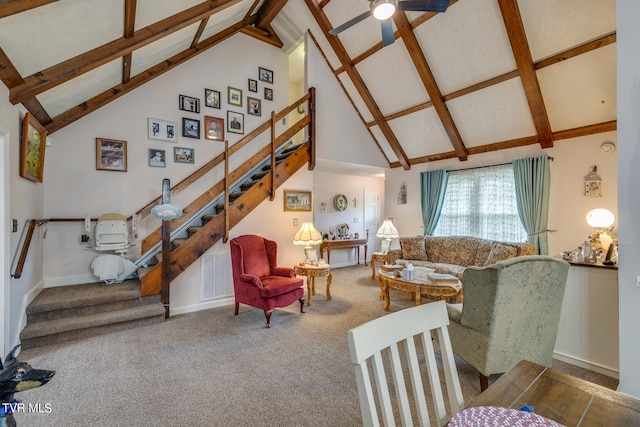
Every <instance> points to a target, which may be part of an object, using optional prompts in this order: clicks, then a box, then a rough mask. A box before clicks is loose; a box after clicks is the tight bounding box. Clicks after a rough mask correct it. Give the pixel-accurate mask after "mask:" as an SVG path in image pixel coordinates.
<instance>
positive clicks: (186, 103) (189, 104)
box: [178, 95, 200, 113]
mask: <svg viewBox="0 0 640 427" xmlns="http://www.w3.org/2000/svg"><path fill="white" fill-rule="evenodd" d="M178 101H179V102H178V107H179V108H180V109H181V110H183V111H189V112H191V113H199V112H200V100H199V99H198V98H194V97H192V96H186V95H180V97H179V99H178Z"/></svg>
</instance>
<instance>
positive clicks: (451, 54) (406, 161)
mask: <svg viewBox="0 0 640 427" xmlns="http://www.w3.org/2000/svg"><path fill="white" fill-rule="evenodd" d="M400 1H402V0H400ZM368 10H369V1H368V0H320V1H318V0H211V1H204V2H203V1H201V0H181V1H174V0H122V1H114V0H4V1H3V2H1V3H0V79H1V80H2V81H3V83H4V84H5V85H6V86H7V88H8V89H9V100H10V102H11V103H13V104H17V103H22V104H23V105H24V107H25V108H26V109H27V110H28V111H29V112H30V113H32V114H33V115H34V116H35V117H36V118H37V119H38V121H39V122H40V123H41V124H42V125H43V126H44V127H45V128H46V129H47V130H48V131H49V132H50V133H53V132H55V131H57V130H59V129H61V128H63V127H65V126H67V125H69V124H71V123H73V122H74V121H76V120H78V119H79V118H81V117H83V116H85V115H86V114H89V113H90V112H92V111H95V110H97V109H99V108H100V107H102V106H104V105H106V104H108V103H109V102H111V101H113V100H114V99H116V98H118V97H120V96H122V95H123V94H125V93H128V92H130V91H132V90H134V89H136V88H137V87H139V86H141V85H143V84H145V83H147V82H149V81H151V80H152V79H154V78H155V77H157V76H159V75H161V74H162V73H164V72H165V71H167V70H170V69H172V68H173V67H175V66H177V65H180V64H182V63H184V62H185V61H188V60H189V59H191V58H193V57H194V56H195V55H197V54H199V53H201V52H203V51H205V50H207V49H209V48H211V47H213V46H215V45H216V44H218V43H220V42H221V41H223V40H226V39H227V38H229V37H231V36H233V35H234V34H236V33H244V34H246V35H248V36H251V37H255V38H257V39H259V40H261V41H263V42H265V43H269V44H271V45H274V46H277V47H280V48H282V49H283V50H284V51H285V52H289V51H291V50H292V48H293V47H294V46H295V45H296V43H298V41H299V40H300V38H301V37H302V36H303V35H304V33H306V32H308V33H309V35H310V39H311V40H312V41H313V43H315V45H316V46H317V47H318V49H319V50H320V51H321V52H322V54H323V55H324V57H325V58H326V61H327V63H328V65H329V66H330V67H331V69H332V70H333V72H334V74H335V76H336V78H337V79H338V80H339V81H340V83H341V85H342V86H343V88H344V90H345V93H346V94H347V95H348V96H349V98H350V100H351V102H352V103H353V105H354V107H355V108H356V110H357V111H358V113H359V115H360V117H361V119H362V121H363V123H364V124H365V126H366V127H367V129H368V130H369V132H370V133H371V136H372V138H373V140H374V141H375V143H376V145H377V148H378V149H379V150H380V151H381V152H382V153H383V154H384V156H385V157H386V159H387V160H388V162H389V164H390V166H392V167H403V168H405V169H408V168H410V167H411V165H415V164H419V163H424V162H429V161H434V160H440V159H447V158H458V159H460V160H461V161H464V160H466V159H467V158H468V157H469V156H471V155H474V154H477V153H483V152H487V151H494V150H501V149H509V148H512V147H518V146H523V145H530V144H539V145H540V146H541V147H543V148H548V147H552V146H553V145H554V144H555V143H556V141H559V140H562V139H566V138H572V137H576V136H581V135H588V134H593V133H598V132H606V131H611V130H615V129H616V44H615V43H616V22H615V0H451V1H450V4H449V7H448V9H447V10H446V12H444V13H422V12H402V11H399V10H396V12H395V13H394V15H393V16H392V18H391V19H392V21H393V30H394V39H395V42H394V43H392V44H390V45H388V46H386V47H383V46H382V42H381V29H380V22H379V21H377V20H376V19H375V18H373V17H369V18H366V19H364V20H363V21H361V22H359V23H358V24H356V25H354V26H352V27H351V28H349V29H347V30H345V31H343V32H341V33H340V34H339V35H338V36H332V35H330V34H329V31H330V30H331V29H333V28H334V27H337V26H338V25H340V24H342V23H344V22H346V21H348V20H350V19H352V18H354V17H356V16H358V15H360V14H362V13H364V12H367V11H368Z"/></svg>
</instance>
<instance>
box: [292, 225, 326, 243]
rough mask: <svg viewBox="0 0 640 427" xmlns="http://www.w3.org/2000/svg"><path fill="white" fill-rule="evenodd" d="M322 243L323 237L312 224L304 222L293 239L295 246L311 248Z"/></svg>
mask: <svg viewBox="0 0 640 427" xmlns="http://www.w3.org/2000/svg"><path fill="white" fill-rule="evenodd" d="M320 243H322V235H321V234H320V232H319V231H318V230H316V227H314V225H313V223H312V222H304V223H302V226H301V227H300V230H298V232H297V233H296V235H295V237H294V238H293V244H294V245H301V246H311V245H319V244H320Z"/></svg>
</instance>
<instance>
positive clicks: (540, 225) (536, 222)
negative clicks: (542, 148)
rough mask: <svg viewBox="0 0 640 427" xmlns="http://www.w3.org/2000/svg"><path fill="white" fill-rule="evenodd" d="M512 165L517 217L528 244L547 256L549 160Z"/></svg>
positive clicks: (522, 160) (537, 159) (521, 161)
mask: <svg viewBox="0 0 640 427" xmlns="http://www.w3.org/2000/svg"><path fill="white" fill-rule="evenodd" d="M511 164H512V165H513V176H514V180H515V184H516V199H517V201H518V215H519V216H520V221H522V225H523V226H524V228H525V230H527V234H528V237H527V241H528V242H529V243H531V244H532V245H533V246H535V247H536V249H537V250H538V253H539V254H540V255H548V254H549V237H548V233H549V230H548V227H549V190H550V180H551V170H550V167H549V157H547V156H541V157H535V158H533V157H532V158H528V159H520V160H514V161H513V162H511Z"/></svg>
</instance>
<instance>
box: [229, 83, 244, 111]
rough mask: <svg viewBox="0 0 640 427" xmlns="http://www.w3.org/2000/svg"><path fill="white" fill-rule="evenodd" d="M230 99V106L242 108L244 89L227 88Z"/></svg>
mask: <svg viewBox="0 0 640 427" xmlns="http://www.w3.org/2000/svg"><path fill="white" fill-rule="evenodd" d="M227 91H228V93H227V95H228V98H229V99H227V102H228V103H229V105H236V106H238V107H242V89H236V88H235V87H231V86H229V87H228V88H227Z"/></svg>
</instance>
